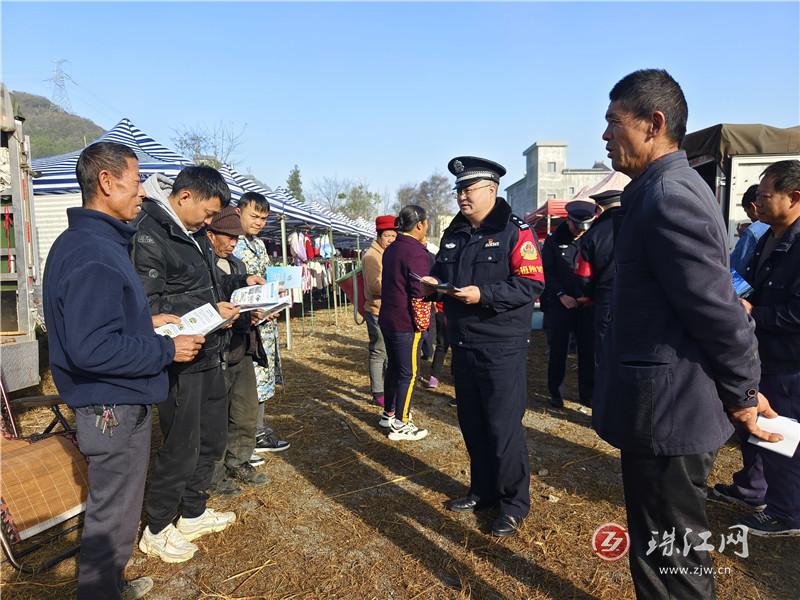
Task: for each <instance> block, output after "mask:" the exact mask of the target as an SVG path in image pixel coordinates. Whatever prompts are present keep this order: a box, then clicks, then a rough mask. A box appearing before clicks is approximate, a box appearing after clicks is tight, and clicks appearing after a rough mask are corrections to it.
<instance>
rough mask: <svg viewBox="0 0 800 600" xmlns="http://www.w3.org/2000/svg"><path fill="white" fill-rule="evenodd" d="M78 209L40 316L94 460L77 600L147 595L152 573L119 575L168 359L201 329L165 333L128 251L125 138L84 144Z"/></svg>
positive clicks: (137, 192) (49, 271)
mask: <svg viewBox="0 0 800 600" xmlns="http://www.w3.org/2000/svg"><path fill="white" fill-rule="evenodd" d="M76 174H77V177H78V183H79V184H80V187H81V195H82V197H83V207H82V208H70V209H68V210H67V218H68V220H69V227H68V229H67V230H66V231H65V232H64V233H62V234H61V235H60V236H59V237H58V239H57V240H56V241H55V243H54V244H53V247H52V248H51V249H50V253H49V255H48V257H47V265H46V268H45V275H44V289H43V293H44V315H45V322H46V324H47V329H48V334H49V335H48V346H49V351H50V367H51V370H52V373H53V379H54V380H55V383H56V386H57V387H58V390H59V392H60V394H61V397H62V398H63V399H64V401H65V402H66V403H67V404H68V405H69V406H70V407H72V408H73V409H74V411H75V421H76V426H77V430H78V444H79V446H80V449H81V452H83V454H85V455H86V457H87V458H88V459H89V496H88V498H87V500H86V514H85V517H84V521H83V533H82V536H81V550H80V561H79V562H80V569H79V573H78V598H79V599H85V600H95V599H97V598H104V599H109V598H110V599H116V598H120V597H121V595H122V597H124V598H125V599H131V598H139V597H141V596H143V595H144V594H145V593H147V592H148V591H149V590H150V588H152V586H153V582H152V580H150V578H149V577H142V578H140V579H137V580H133V581H131V582H124V581H123V572H124V569H125V565H126V564H127V562H128V559H129V558H130V556H131V551H132V550H133V542H134V539H135V537H136V531H137V529H138V526H139V515H140V513H141V510H142V496H143V494H144V484H145V476H146V474H147V463H148V460H149V457H150V431H151V419H152V411H151V405H152V404H157V403H159V402H162V401H163V400H165V399H166V397H167V373H166V368H167V366H168V365H169V364H170V363H172V362H173V361H175V362H187V361H190V360H192V359H193V358H194V357H195V355H196V354H197V352H198V350H199V349H200V346H201V345H202V343H203V338H202V337H199V336H178V337H176V338H174V339H170V338H167V337H161V336H157V335H156V334H155V332H154V331H153V328H154V327H157V326H159V325H163V324H165V323H168V322H178V321H179V319H177V318H176V317H175V316H174V315H156V316H154V317H151V314H150V306H149V305H148V303H147V297H146V296H145V293H144V289H143V288H142V284H141V282H140V281H139V277H138V276H137V275H136V272H135V271H134V270H133V265H132V264H131V261H130V258H129V257H128V243H129V241H130V239H131V236H132V235H133V233H134V229H133V228H132V227H131V226H130V225H128V224H127V221H131V220H133V218H134V217H135V216H136V215H137V213H138V212H139V210H140V206H141V203H142V198H143V196H144V192H143V191H142V188H141V185H140V184H139V162H138V160H137V159H136V154H135V153H134V152H133V150H131V149H130V148H128V147H127V146H123V145H121V144H114V143H111V142H98V143H96V144H92V145H91V146H89V147H87V148H86V149H85V150H84V151H83V152H82V153H81V155H80V158H79V159H78V165H77V168H76Z"/></svg>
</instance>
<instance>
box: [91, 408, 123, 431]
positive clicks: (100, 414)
mask: <svg viewBox="0 0 800 600" xmlns="http://www.w3.org/2000/svg"><path fill="white" fill-rule="evenodd" d="M115 407H116V404H114V405H111V406H106V405H105V404H103V405H101V406H95V407H94V413H95V415H97V418H96V419H95V421H94V424H95V427H97V428H98V429H99V430H100V433H101V434H103V435H106V434H107V435H108V437H112V436H113V435H114V428H115V427H116V426H117V425H119V421H118V420H117V417H116V415H115V414H114V408H115Z"/></svg>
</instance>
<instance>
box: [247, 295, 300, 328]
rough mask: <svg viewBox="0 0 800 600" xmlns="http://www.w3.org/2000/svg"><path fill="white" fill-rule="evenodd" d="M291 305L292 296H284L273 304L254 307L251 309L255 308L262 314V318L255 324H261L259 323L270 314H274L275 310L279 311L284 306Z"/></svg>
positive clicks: (289, 306)
mask: <svg viewBox="0 0 800 600" xmlns="http://www.w3.org/2000/svg"><path fill="white" fill-rule="evenodd" d="M291 306H292V297H291V296H284V297H282V298H281V299H280V300H278V301H277V302H276V303H274V304H270V305H268V306H259V307H256V308H254V309H253V310H257V311H259V312H260V313H262V314H263V315H264V318H263V319H261V320H260V321H258V322H257V323H255V324H256V325H261V323H263V322H264V321H266V320H267V317H270V316H271V315H274V314H275V313H276V312H280V311H282V310H284V309H286V308H291Z"/></svg>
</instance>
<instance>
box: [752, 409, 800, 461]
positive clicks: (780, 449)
mask: <svg viewBox="0 0 800 600" xmlns="http://www.w3.org/2000/svg"><path fill="white" fill-rule="evenodd" d="M756 424H757V425H758V426H759V427H761V429H763V430H764V431H768V432H770V433H780V434H781V435H782V436H783V439H782V440H781V441H780V442H765V441H764V440H760V439H758V438H757V437H753V436H752V435H751V436H750V438H749V439H748V440H747V441H748V442H750V443H751V444H755V445H756V446H759V447H761V448H764V449H765V450H772V451H773V452H777V453H778V454H783V455H784V456H788V457H790V458H791V457H792V456H794V453H795V451H796V450H797V445H798V443H800V423H798V422H797V421H795V420H794V419H790V418H788V417H775V418H774V419H768V418H766V417H762V416H760V415H759V417H758V420H757V421H756Z"/></svg>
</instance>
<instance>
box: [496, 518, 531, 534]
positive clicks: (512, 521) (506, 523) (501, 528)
mask: <svg viewBox="0 0 800 600" xmlns="http://www.w3.org/2000/svg"><path fill="white" fill-rule="evenodd" d="M524 520H525V519H523V518H522V517H512V516H511V515H504V514H502V515H500V516H499V517H497V518H496V519H495V520H494V523H492V535H496V536H498V537H509V536H511V535H514V534H515V533H517V529H519V528H520V527H522V522H523V521H524Z"/></svg>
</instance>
